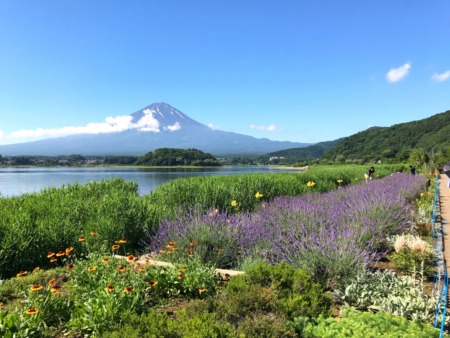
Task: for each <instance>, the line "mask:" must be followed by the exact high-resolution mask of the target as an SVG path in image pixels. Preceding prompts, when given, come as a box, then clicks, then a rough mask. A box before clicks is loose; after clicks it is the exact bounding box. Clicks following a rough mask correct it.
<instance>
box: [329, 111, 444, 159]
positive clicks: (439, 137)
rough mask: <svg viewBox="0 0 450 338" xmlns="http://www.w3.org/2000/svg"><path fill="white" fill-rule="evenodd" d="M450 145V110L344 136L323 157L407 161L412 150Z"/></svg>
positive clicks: (426, 149) (430, 149)
mask: <svg viewBox="0 0 450 338" xmlns="http://www.w3.org/2000/svg"><path fill="white" fill-rule="evenodd" d="M449 144H450V110H449V111H446V112H444V113H440V114H437V115H433V116H431V117H429V118H426V119H423V120H418V121H412V122H407V123H401V124H396V125H393V126H391V127H376V128H370V129H368V130H365V131H363V132H360V133H357V134H355V135H352V136H349V137H345V138H343V139H341V140H340V142H339V143H338V144H336V145H335V146H333V147H331V148H330V149H328V150H326V151H325V153H324V154H323V156H322V158H323V159H327V160H333V161H336V160H338V161H345V160H362V161H364V162H367V161H371V160H376V159H396V160H400V161H402V160H406V159H408V158H409V156H410V154H411V150H412V149H419V148H420V149H423V150H425V151H426V152H430V151H434V152H437V151H439V150H441V149H443V148H445V147H446V146H448V145H449Z"/></svg>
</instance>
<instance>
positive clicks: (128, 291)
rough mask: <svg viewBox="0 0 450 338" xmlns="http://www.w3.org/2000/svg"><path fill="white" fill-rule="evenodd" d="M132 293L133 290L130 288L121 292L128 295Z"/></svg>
mask: <svg viewBox="0 0 450 338" xmlns="http://www.w3.org/2000/svg"><path fill="white" fill-rule="evenodd" d="M132 291H133V289H132V288H131V287H127V288H125V290H123V292H125V293H127V294H130V293H131V292H132Z"/></svg>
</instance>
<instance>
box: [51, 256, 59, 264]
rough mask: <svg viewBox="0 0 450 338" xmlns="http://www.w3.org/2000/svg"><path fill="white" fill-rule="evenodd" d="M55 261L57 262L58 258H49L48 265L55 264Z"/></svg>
mask: <svg viewBox="0 0 450 338" xmlns="http://www.w3.org/2000/svg"><path fill="white" fill-rule="evenodd" d="M57 260H58V258H56V257H52V258H50V263H54V262H56V261H57Z"/></svg>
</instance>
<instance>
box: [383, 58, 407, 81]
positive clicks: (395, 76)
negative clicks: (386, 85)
mask: <svg viewBox="0 0 450 338" xmlns="http://www.w3.org/2000/svg"><path fill="white" fill-rule="evenodd" d="M410 69H411V63H410V62H408V63H405V64H404V65H402V66H400V67H398V68H391V69H390V70H389V72H388V73H387V74H386V79H387V80H388V81H389V82H398V81H400V80H401V79H403V78H404V77H405V76H406V75H408V73H409V70H410Z"/></svg>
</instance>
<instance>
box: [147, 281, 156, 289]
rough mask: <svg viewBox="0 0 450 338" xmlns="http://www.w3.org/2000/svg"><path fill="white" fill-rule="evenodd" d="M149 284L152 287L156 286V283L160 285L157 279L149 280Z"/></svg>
mask: <svg viewBox="0 0 450 338" xmlns="http://www.w3.org/2000/svg"><path fill="white" fill-rule="evenodd" d="M148 285H149V286H150V287H152V288H154V287H155V286H156V285H158V282H157V281H155V280H152V281H151V282H148Z"/></svg>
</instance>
